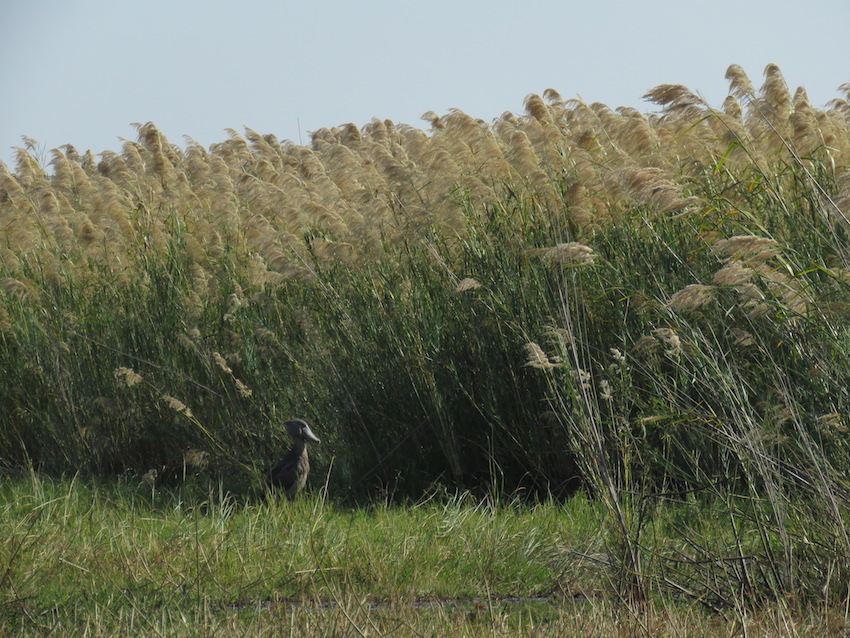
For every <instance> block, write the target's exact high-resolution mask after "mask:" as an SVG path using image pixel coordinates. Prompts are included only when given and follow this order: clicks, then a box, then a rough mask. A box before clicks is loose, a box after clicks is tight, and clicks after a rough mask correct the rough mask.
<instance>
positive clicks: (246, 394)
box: [233, 377, 254, 399]
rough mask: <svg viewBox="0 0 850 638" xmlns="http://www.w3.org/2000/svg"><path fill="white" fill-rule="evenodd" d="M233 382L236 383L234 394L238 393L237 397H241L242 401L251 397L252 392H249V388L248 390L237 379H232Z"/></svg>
mask: <svg viewBox="0 0 850 638" xmlns="http://www.w3.org/2000/svg"><path fill="white" fill-rule="evenodd" d="M233 381H234V383H236V392H238V393H239V396H240V397H242V398H243V399H247V398H249V397H250V396H251V395H253V394H254V391H253V390H251V388H249V387H248V386H247V385H245V384H244V383H243V382H242V381H240V380H239V379H237V378H235V377H234V379H233Z"/></svg>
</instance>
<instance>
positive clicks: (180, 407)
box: [160, 394, 194, 419]
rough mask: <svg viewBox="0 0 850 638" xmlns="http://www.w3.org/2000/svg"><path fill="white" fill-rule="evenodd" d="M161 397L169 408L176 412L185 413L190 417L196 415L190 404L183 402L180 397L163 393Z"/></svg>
mask: <svg viewBox="0 0 850 638" xmlns="http://www.w3.org/2000/svg"><path fill="white" fill-rule="evenodd" d="M160 398H161V399H162V400H163V401H164V402H165V404H166V405H167V406H168V407H169V408H171V409H172V410H174V411H175V412H179V413H180V414H185V415H186V416H187V417H189V418H190V419H191V418H193V417H194V415H193V414H192V411H191V410H190V409H189V408H188V406H186V404H185V403H183V402H182V401H180V400H179V399H175V398H174V397H173V396H171V395H170V394H163V395H162V396H161V397H160Z"/></svg>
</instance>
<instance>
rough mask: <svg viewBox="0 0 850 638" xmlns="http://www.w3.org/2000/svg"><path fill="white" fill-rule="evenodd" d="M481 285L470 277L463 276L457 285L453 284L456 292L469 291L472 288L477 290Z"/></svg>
mask: <svg viewBox="0 0 850 638" xmlns="http://www.w3.org/2000/svg"><path fill="white" fill-rule="evenodd" d="M480 287H481V284H480V283H478V281H476V280H475V279H473V278H472V277H465V278H463V279H461V280H460V281H459V282H458V284H457V286H455V291H456V292H470V291H472V290H478V289H479V288H480Z"/></svg>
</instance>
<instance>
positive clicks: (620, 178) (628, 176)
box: [612, 166, 698, 213]
mask: <svg viewBox="0 0 850 638" xmlns="http://www.w3.org/2000/svg"><path fill="white" fill-rule="evenodd" d="M612 179H613V180H614V184H616V185H618V186H619V187H620V188H621V189H622V191H623V192H624V194H625V195H626V196H628V197H631V198H634V199H635V200H637V201H638V202H641V203H643V204H646V205H648V206H652V207H653V208H655V209H657V210H658V212H660V213H671V212H676V211H680V210H682V209H683V208H685V207H686V206H690V205H691V204H694V203H695V202H697V201H698V198H696V197H682V196H681V194H680V193H679V189H678V187H677V186H676V185H675V184H674V183H673V182H672V181H671V180H670V179H669V178H668V177H667V173H666V171H664V170H662V169H660V168H639V167H635V166H628V167H625V168H622V169H620V170H618V171H615V172H614V173H613V175H612Z"/></svg>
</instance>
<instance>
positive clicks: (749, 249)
mask: <svg viewBox="0 0 850 638" xmlns="http://www.w3.org/2000/svg"><path fill="white" fill-rule="evenodd" d="M711 248H712V250H713V251H714V253H715V254H717V255H719V256H722V257H735V258H737V259H742V260H744V261H748V262H757V261H766V260H768V259H770V258H772V257H775V256H776V255H778V254H779V242H777V241H776V240H775V239H771V238H770V237H760V236H758V235H735V236H734V237H729V238H728V239H721V240H719V241H717V242H715V243H714V245H713V246H712V247H711Z"/></svg>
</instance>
